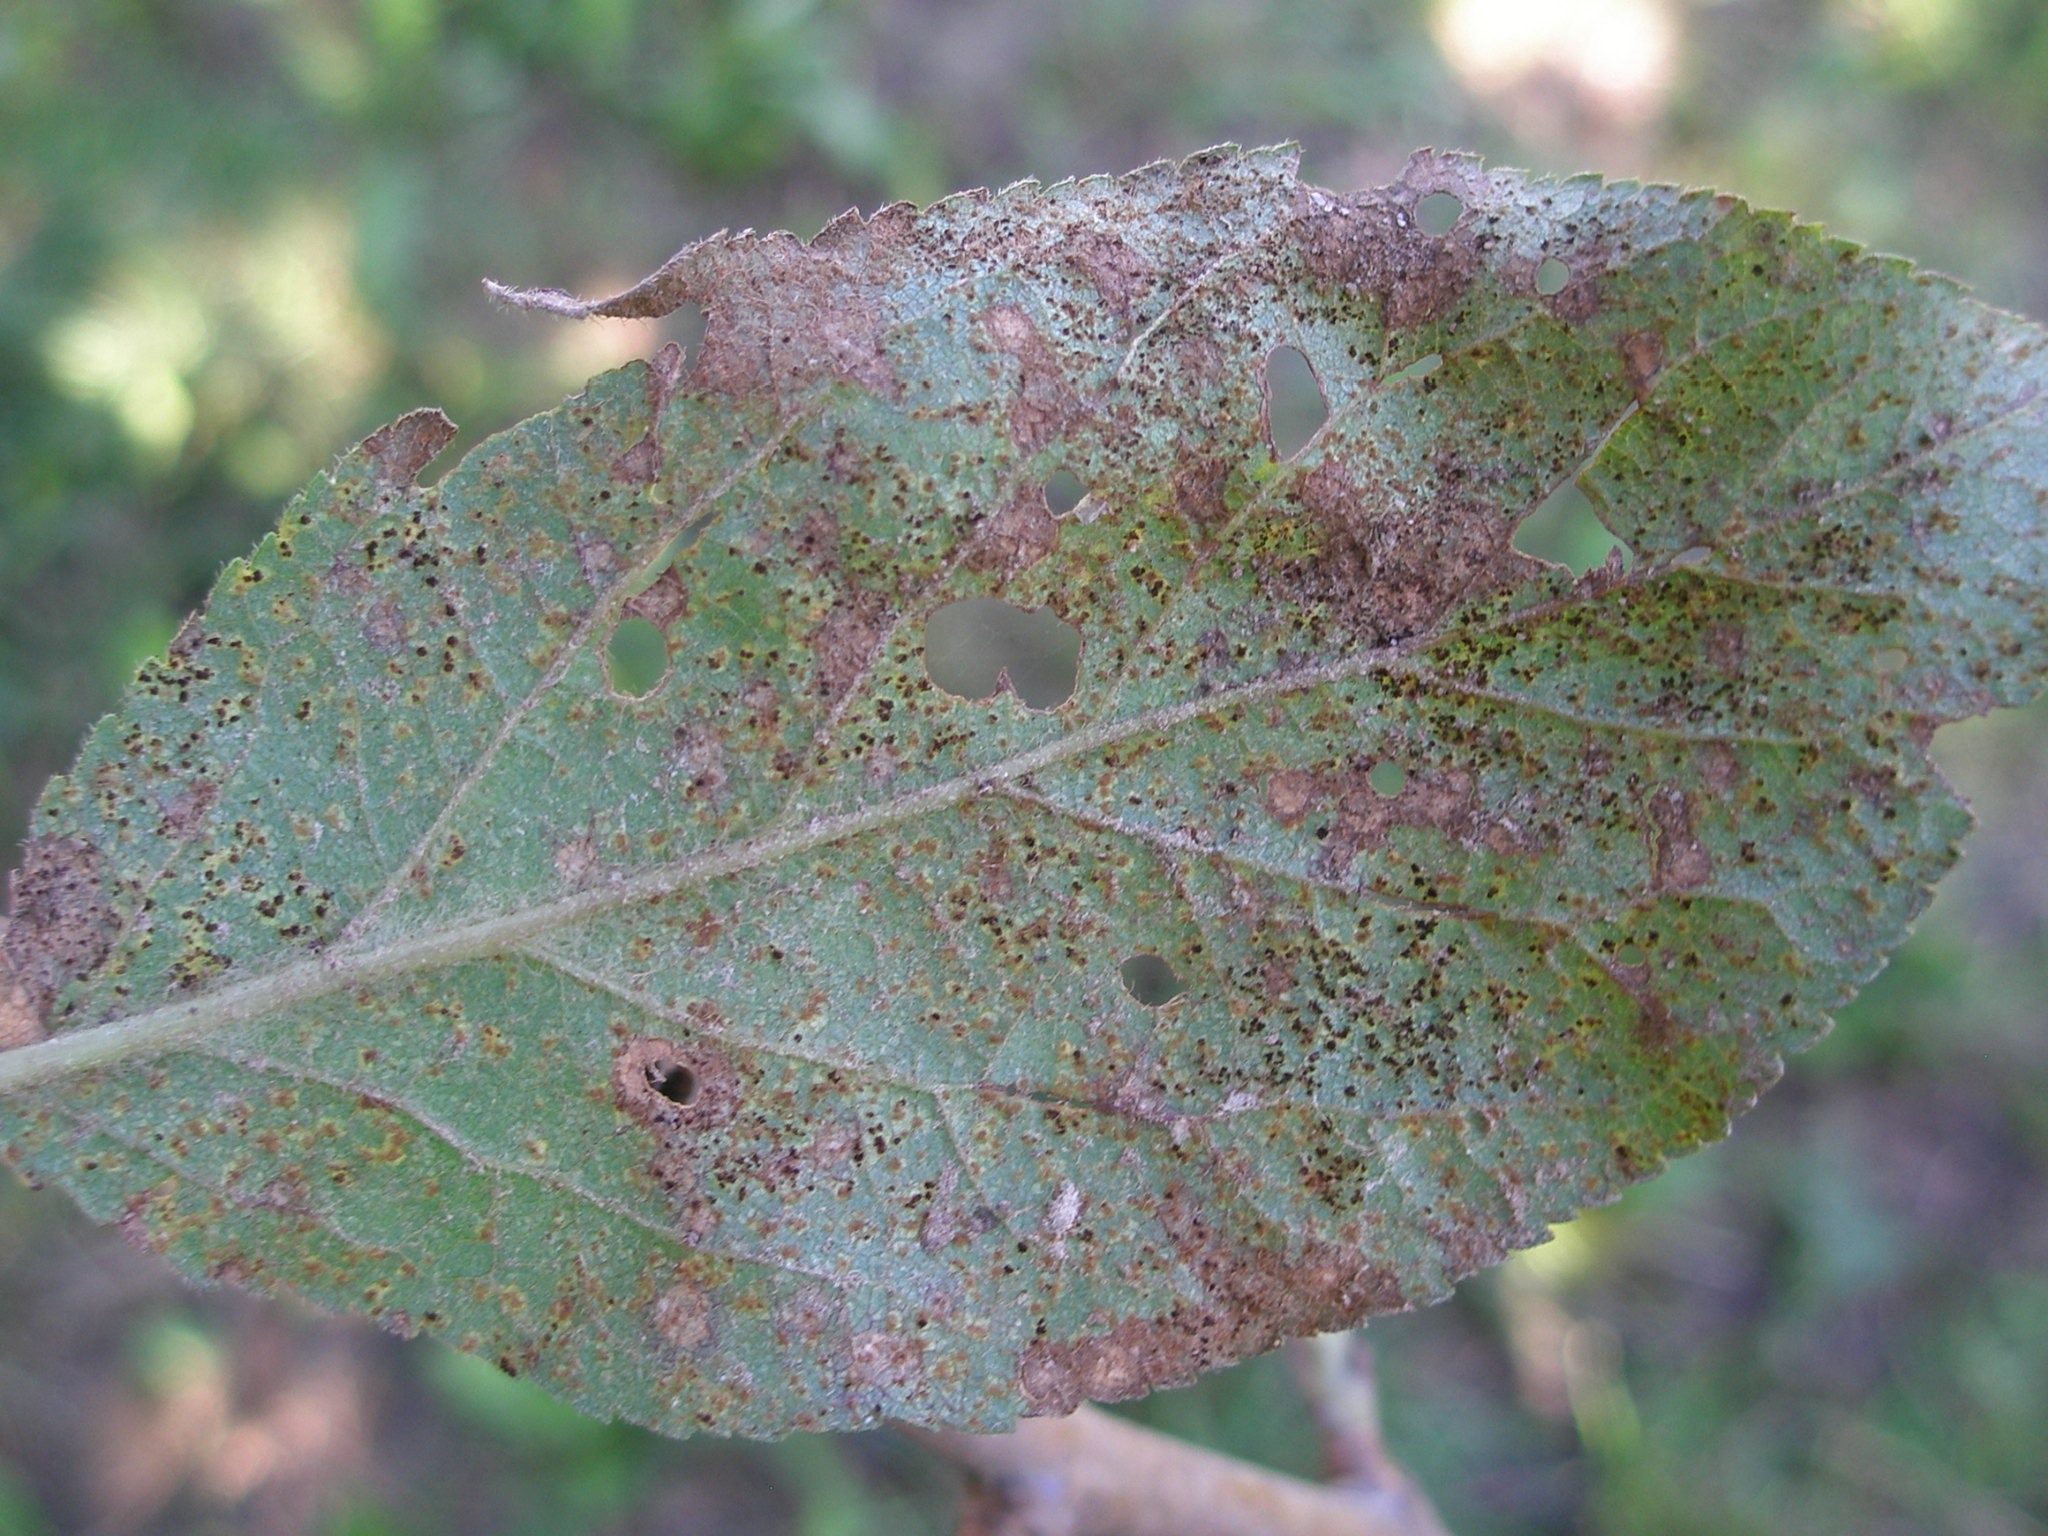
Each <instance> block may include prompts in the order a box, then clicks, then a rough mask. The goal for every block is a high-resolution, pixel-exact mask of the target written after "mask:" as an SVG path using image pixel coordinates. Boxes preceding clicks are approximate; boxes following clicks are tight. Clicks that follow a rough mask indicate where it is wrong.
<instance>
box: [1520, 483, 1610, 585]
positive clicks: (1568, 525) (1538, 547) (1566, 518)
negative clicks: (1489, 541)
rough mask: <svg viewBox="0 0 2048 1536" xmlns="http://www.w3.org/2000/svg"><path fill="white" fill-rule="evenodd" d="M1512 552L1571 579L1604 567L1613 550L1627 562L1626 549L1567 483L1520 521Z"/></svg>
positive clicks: (1572, 485)
mask: <svg viewBox="0 0 2048 1536" xmlns="http://www.w3.org/2000/svg"><path fill="white" fill-rule="evenodd" d="M1515 548H1516V549H1518V550H1520V551H1521V552H1522V553H1523V554H1525V555H1529V556H1532V557H1533V558H1535V559H1537V560H1544V561H1548V562H1549V563H1550V564H1552V565H1562V566H1566V567H1568V568H1569V569H1570V571H1571V573H1572V574H1573V575H1574V576H1583V575H1585V574H1586V572H1588V571H1590V570H1593V569H1595V568H1596V567H1598V566H1602V565H1605V564H1606V563H1607V557H1608V555H1609V554H1610V553H1611V552H1612V551H1614V550H1617V549H1619V550H1620V551H1621V552H1622V559H1623V560H1624V561H1626V560H1627V559H1628V546H1627V545H1625V544H1623V543H1622V542H1621V540H1620V539H1618V538H1616V537H1615V536H1614V534H1613V532H1612V531H1611V530H1610V529H1609V528H1608V526H1607V525H1606V524H1605V523H1603V522H1601V521H1600V514H1599V513H1597V512H1595V511H1594V510H1593V503H1592V501H1591V500H1589V499H1588V498H1587V496H1586V493H1585V492H1584V491H1582V490H1580V489H1579V488H1578V486H1576V485H1574V484H1573V483H1572V482H1570V481H1569V480H1567V481H1566V482H1565V483H1564V484H1563V485H1561V486H1559V487H1558V488H1557V489H1556V490H1554V491H1552V492H1551V493H1550V494H1549V495H1548V496H1546V497H1544V499H1543V501H1542V502H1541V503H1540V504H1539V505H1538V506H1537V508H1536V510H1535V511H1533V512H1531V513H1530V514H1529V515H1528V516H1527V517H1525V518H1523V519H1522V524H1521V526H1520V527H1519V528H1517V529H1516V530H1515Z"/></svg>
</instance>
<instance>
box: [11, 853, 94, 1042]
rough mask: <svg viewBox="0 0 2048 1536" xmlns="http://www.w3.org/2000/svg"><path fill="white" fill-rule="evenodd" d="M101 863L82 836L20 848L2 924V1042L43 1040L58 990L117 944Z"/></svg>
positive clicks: (85, 974)
mask: <svg viewBox="0 0 2048 1536" xmlns="http://www.w3.org/2000/svg"><path fill="white" fill-rule="evenodd" d="M101 865H102V860H101V858H100V852H99V849H98V848H96V847H94V846H93V844H91V843H90V842H88V841H86V840H85V839H84V838H82V837H36V838H31V839H29V841H28V843H27V845H26V846H25V847H23V849H22V851H21V867H20V869H18V870H17V871H15V874H14V878H13V880H12V882H11V884H10V886H9V893H8V918H7V921H6V922H5V923H4V924H0V1049H4V1048H7V1047H9V1046H14V1045H26V1044H29V1043H31V1042H32V1041H35V1040H38V1039H41V1038H42V1035H43V1033H44V1032H45V1030H47V1028H48V1027H49V1023H50V1008H51V1004H52V1003H53V1001H54V1000H55V999H56V996H57V994H58V993H59V992H61V991H62V990H63V989H64V988H65V987H66V986H68V985H70V984H71V983H72V982H74V981H82V980H84V979H85V978H86V977H88V976H90V975H91V974H92V972H93V971H94V969H95V968H97V967H98V965H99V964H100V962H101V961H102V960H104V959H106V957H107V953H108V951H109V950H110V949H111V948H112V947H113V942H114V932H115V929H116V926H117V925H116V919H115V915H114V910H113V908H112V906H111V905H110V904H109V903H108V901H107V898H106V890H105V884H104V881H103V877H102V869H101Z"/></svg>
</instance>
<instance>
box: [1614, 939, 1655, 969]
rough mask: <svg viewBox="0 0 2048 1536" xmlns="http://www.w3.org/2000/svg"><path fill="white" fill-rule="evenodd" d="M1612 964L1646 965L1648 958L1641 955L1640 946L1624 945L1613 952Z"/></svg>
mask: <svg viewBox="0 0 2048 1536" xmlns="http://www.w3.org/2000/svg"><path fill="white" fill-rule="evenodd" d="M1614 963H1615V964H1616V965H1627V966H1637V965H1648V964H1649V963H1650V957H1649V956H1648V955H1646V954H1644V953H1643V947H1642V945H1640V944H1624V945H1622V946H1621V948H1619V949H1617V950H1616V951H1615V952H1614Z"/></svg>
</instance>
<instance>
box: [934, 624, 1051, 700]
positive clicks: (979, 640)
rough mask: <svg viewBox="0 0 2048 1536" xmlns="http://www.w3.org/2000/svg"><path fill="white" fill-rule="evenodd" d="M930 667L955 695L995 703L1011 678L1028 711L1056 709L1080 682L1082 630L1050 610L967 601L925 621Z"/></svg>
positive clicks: (937, 681)
mask: <svg viewBox="0 0 2048 1536" xmlns="http://www.w3.org/2000/svg"><path fill="white" fill-rule="evenodd" d="M924 669H925V675H926V676H928V677H929V678H930V679H931V680H932V683H933V684H934V685H935V686H936V687H939V688H942V689H944V690H945V691H946V692H947V693H950V694H952V695H954V696H955V697H956V698H962V699H986V698H991V697H993V696H994V695H995V694H996V693H998V692H999V691H1001V689H1002V686H1003V683H1004V681H1005V679H1007V680H1008V682H1009V685H1010V689H1011V691H1012V692H1014V693H1015V694H1016V695H1017V697H1018V699H1019V700H1020V701H1021V702H1022V703H1023V705H1024V707H1025V708H1026V709H1057V708H1058V707H1059V706H1060V705H1062V704H1064V703H1066V701H1067V700H1068V699H1070V698H1072V697H1073V694H1074V685H1075V684H1076V682H1078V681H1079V679H1080V675H1081V631H1080V630H1078V629H1076V628H1074V626H1073V625H1071V624H1068V623H1066V622H1065V621H1064V620H1062V619H1061V618H1060V617H1059V616H1058V615H1056V614H1054V613H1052V612H1051V611H1050V610H1048V609H1044V608H1034V609H1030V610H1026V609H1023V608H1018V607H1015V606H1013V605H1011V604H1009V603H1006V602H1004V601H1002V600H1001V599H1000V598H994V597H969V598H963V599H962V600H961V601H959V602H957V603H947V604H946V605H945V606H944V607H942V608H940V609H939V610H938V611H936V612H935V613H933V614H932V616H931V617H930V618H929V619H927V620H926V621H925V626H924Z"/></svg>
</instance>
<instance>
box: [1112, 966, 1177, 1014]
mask: <svg viewBox="0 0 2048 1536" xmlns="http://www.w3.org/2000/svg"><path fill="white" fill-rule="evenodd" d="M1118 974H1120V975H1121V976H1122V977H1123V979H1124V990H1125V991H1126V992H1128V993H1130V994H1131V998H1132V1000H1133V1001H1134V1002H1137V1003H1139V1004H1141V1005H1142V1006H1144V1007H1147V1008H1157V1007H1160V1006H1161V1005H1162V1004H1165V1003H1170V1002H1172V1001H1173V1000H1174V999H1175V998H1176V997H1179V996H1180V995H1181V993H1183V992H1185V991H1187V989H1188V984H1187V983H1186V982H1184V981H1182V980H1181V979H1180V976H1179V974H1178V973H1177V972H1176V971H1175V970H1174V968H1173V967H1172V966H1170V965H1168V964H1167V963H1166V961H1165V960H1164V959H1163V958H1162V957H1161V956H1158V955H1133V956H1131V958H1130V959H1128V960H1126V961H1125V962H1124V963H1123V965H1122V967H1121V968H1120V970H1119V972H1118Z"/></svg>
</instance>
